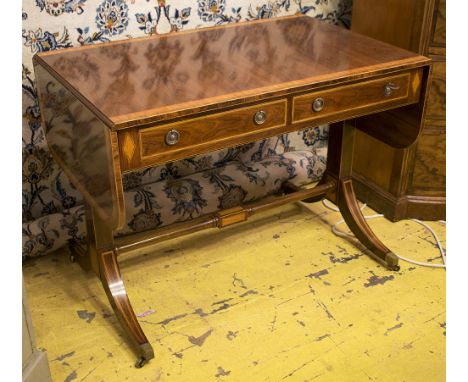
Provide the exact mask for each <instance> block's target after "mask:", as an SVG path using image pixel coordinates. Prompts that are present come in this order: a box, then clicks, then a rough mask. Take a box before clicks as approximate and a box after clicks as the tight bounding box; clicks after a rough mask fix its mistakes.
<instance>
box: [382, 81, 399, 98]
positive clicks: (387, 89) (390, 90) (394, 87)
mask: <svg viewBox="0 0 468 382" xmlns="http://www.w3.org/2000/svg"><path fill="white" fill-rule="evenodd" d="M398 89H400V86H399V85H397V84H395V83H393V82H389V83H388V84H386V85H385V86H384V91H383V94H384V96H385V97H389V96H391V95H392V93H393V91H394V90H398Z"/></svg>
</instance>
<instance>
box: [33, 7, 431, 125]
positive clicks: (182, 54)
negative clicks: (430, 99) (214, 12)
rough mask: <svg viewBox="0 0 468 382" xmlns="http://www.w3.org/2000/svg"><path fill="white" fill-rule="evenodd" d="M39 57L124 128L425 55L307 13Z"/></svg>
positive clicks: (368, 71) (362, 73)
mask: <svg viewBox="0 0 468 382" xmlns="http://www.w3.org/2000/svg"><path fill="white" fill-rule="evenodd" d="M36 60H38V61H39V62H40V63H41V64H42V65H43V66H44V67H46V68H47V67H48V68H49V70H51V71H52V72H53V73H54V74H55V76H56V77H58V79H60V80H61V82H62V83H65V85H66V86H67V87H68V88H69V89H70V90H71V91H72V92H73V93H75V95H77V96H79V97H80V98H81V99H82V100H83V101H84V102H85V103H87V104H88V106H89V105H92V107H93V108H94V109H96V110H97V111H98V113H99V114H100V115H101V116H102V117H103V120H104V122H106V124H107V125H109V126H110V127H112V128H121V127H127V126H129V125H131V124H135V123H134V121H135V120H137V121H138V123H145V122H151V118H152V119H153V120H154V119H155V117H156V118H157V115H161V114H166V113H170V112H177V111H181V110H187V109H191V110H192V111H195V112H197V111H203V110H207V108H206V107H207V105H210V104H212V105H218V106H219V105H221V104H222V103H223V102H225V103H226V105H227V104H236V100H239V102H245V101H246V100H247V101H249V100H250V101H255V100H258V99H261V98H262V97H266V96H271V95H282V93H281V92H284V91H285V90H287V89H290V88H292V87H295V88H297V87H298V86H309V87H310V86H311V85H313V84H318V83H320V84H322V85H323V83H324V82H325V83H327V82H328V83H333V82H336V81H339V80H340V79H342V78H345V77H347V76H350V75H353V76H354V78H356V77H363V76H366V75H367V74H375V72H376V71H382V72H385V69H394V68H395V67H397V66H398V65H399V63H401V64H405V65H408V62H413V61H414V62H418V61H419V62H420V61H422V60H426V59H425V58H424V57H421V56H418V55H416V54H414V53H411V52H408V51H406V50H403V49H399V48H396V47H394V46H391V45H388V44H385V43H382V42H379V41H377V40H373V39H371V38H368V37H366V36H363V35H360V34H357V33H353V32H351V31H348V30H345V29H343V28H340V27H337V26H334V25H330V24H327V23H325V22H323V21H319V20H316V19H313V18H311V17H307V16H292V17H285V18H278V19H269V20H264V21H260V22H259V21H255V22H244V23H239V24H231V25H228V26H223V27H214V28H205V29H197V30H192V31H187V32H179V33H173V34H168V35H158V36H151V37H144V38H138V39H129V40H125V41H116V42H112V43H106V44H98V45H88V46H83V47H78V48H71V49H66V50H61V51H52V52H46V53H42V54H39V55H37V56H36ZM197 108H198V109H197ZM132 121H133V122H132Z"/></svg>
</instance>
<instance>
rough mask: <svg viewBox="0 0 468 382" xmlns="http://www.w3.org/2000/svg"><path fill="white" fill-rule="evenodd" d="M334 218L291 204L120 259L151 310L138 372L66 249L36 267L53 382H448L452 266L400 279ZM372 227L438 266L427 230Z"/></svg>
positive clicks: (30, 267) (138, 299) (140, 309)
mask: <svg viewBox="0 0 468 382" xmlns="http://www.w3.org/2000/svg"><path fill="white" fill-rule="evenodd" d="M366 212H368V213H372V211H370V210H368V211H366ZM338 219H340V215H339V214H338V213H335V212H330V211H329V210H327V209H325V208H324V207H323V206H322V205H321V204H319V203H316V204H314V205H312V206H311V207H309V210H307V209H305V208H304V207H301V206H299V205H295V204H292V205H289V206H285V207H282V208H280V209H276V210H273V211H271V212H267V213H263V214H261V215H258V216H256V217H254V218H252V219H251V220H249V221H248V222H246V223H242V224H239V225H237V226H232V227H228V228H226V229H223V230H220V231H218V230H210V231H205V232H201V233H198V234H194V235H191V236H187V237H184V238H182V239H178V240H172V241H169V242H165V243H162V244H160V245H158V246H155V247H154V248H151V249H150V250H147V251H146V252H143V253H140V254H131V255H129V256H128V257H123V258H122V259H121V267H122V268H121V269H122V273H123V277H124V280H125V283H126V287H127V291H128V294H129V296H130V299H131V301H132V304H133V307H134V309H135V311H136V312H137V314H141V313H144V312H152V311H154V312H153V313H151V314H149V315H147V316H146V317H144V318H140V322H141V325H142V327H143V330H144V331H145V333H146V334H147V336H148V338H149V341H150V342H151V344H152V345H153V347H154V350H155V354H156V358H155V359H153V360H151V362H150V363H149V364H147V365H146V366H144V367H143V368H142V369H135V368H134V362H135V359H136V357H135V355H134V353H132V351H131V349H130V348H129V347H128V346H127V343H126V341H125V338H124V336H123V332H122V330H121V329H120V327H119V325H118V323H117V320H116V318H115V316H114V315H113V312H112V310H111V308H110V306H109V303H108V301H107V298H106V295H105V293H104V291H103V289H102V287H101V285H100V282H99V280H98V279H97V278H96V277H95V276H93V275H92V274H90V273H89V274H87V273H84V272H83V271H82V270H81V269H80V267H79V265H78V264H75V263H73V264H72V263H70V262H69V259H68V256H67V253H66V252H65V251H62V252H61V253H57V254H54V255H50V256H46V257H44V258H40V259H36V260H31V261H28V262H26V263H25V264H24V277H25V284H26V288H27V294H28V300H29V304H30V308H31V314H32V320H33V325H34V326H35V330H36V337H37V345H38V347H39V348H44V349H47V353H48V357H49V361H50V368H51V372H52V377H53V381H54V382H55V381H66V382H72V381H89V382H91V381H106V382H107V381H111V382H112V381H136V382H138V381H195V382H198V381H246V382H251V381H252V382H254V381H319V382H322V381H334V382H336V381H338V382H340V381H344V382H348V381H357V382H361V381H389V382H390V381H391V382H396V381H398V382H400V381H407V382H418V381H424V382H432V381H434V382H436V381H444V380H445V271H444V270H442V269H431V268H422V267H417V266H413V265H411V264H408V263H404V262H401V271H400V272H390V271H388V270H386V269H384V268H383V267H382V266H380V265H378V264H377V263H376V262H374V261H373V260H371V259H370V258H368V257H367V256H366V255H363V254H362V252H361V251H360V250H359V249H358V248H357V247H356V246H354V245H353V244H352V243H351V242H349V241H347V240H345V239H342V238H339V237H336V236H335V235H333V233H332V232H331V230H330V224H331V223H334V222H336V221H337V220H338ZM369 223H370V225H371V227H372V228H373V229H374V231H375V232H376V233H377V234H378V236H379V237H380V238H381V239H382V241H383V242H384V243H385V244H387V245H388V247H390V248H391V249H392V250H394V251H395V252H397V253H400V254H402V255H404V256H407V257H411V258H414V259H417V260H420V261H432V262H434V263H439V262H440V259H439V253H438V251H437V249H436V247H435V246H434V244H433V240H432V237H431V235H430V234H429V233H427V232H426V231H425V229H424V228H423V227H422V226H420V225H417V224H416V223H414V222H410V221H404V222H398V223H390V222H389V221H387V220H385V219H376V220H371V221H370V222H369ZM429 224H430V225H431V226H432V227H433V228H434V229H435V230H436V232H437V233H438V234H439V235H440V237H441V238H443V239H444V238H445V227H444V226H442V225H441V224H440V223H437V222H431V223H429ZM342 227H344V228H345V226H342ZM443 244H445V241H443Z"/></svg>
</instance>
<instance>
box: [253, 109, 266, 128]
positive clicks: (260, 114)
mask: <svg viewBox="0 0 468 382" xmlns="http://www.w3.org/2000/svg"><path fill="white" fill-rule="evenodd" d="M266 119H267V113H266V112H265V111H263V110H260V111H257V112H256V113H255V115H254V122H255V124H256V125H262V124H263V123H265V121H266Z"/></svg>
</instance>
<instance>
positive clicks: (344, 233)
mask: <svg viewBox="0 0 468 382" xmlns="http://www.w3.org/2000/svg"><path fill="white" fill-rule="evenodd" d="M322 203H323V205H324V206H325V207H326V208H328V209H330V210H332V211H335V212H340V210H339V209H338V208H337V207H335V206H332V205H331V204H329V203H328V201H327V200H325V199H323V200H322ZM366 207H367V204H365V203H364V204H363V205H362V206H361V207H360V209H361V211H363V210H364V208H366ZM382 216H384V215H382V214H375V215H364V219H366V220H370V219H375V218H380V217H382ZM410 220H412V221H414V222H416V223H418V224H420V225H422V226H423V227H424V228H426V229H427V230H428V231H429V232H430V233H431V234H432V236H433V237H434V239H435V241H436V245H437V247H438V248H439V252H440V256H441V258H442V262H443V264H431V263H424V262H421V261H416V260H412V259H408V258H407V257H404V256H401V255H399V254H397V253H395V255H396V256H398V257H399V258H400V259H401V260H403V261H407V262H408V263H412V264H415V265H420V266H423V267H431V268H446V257H445V251H444V248H443V247H442V244H441V243H440V240H439V237H438V236H437V234H436V233H435V232H434V230H433V229H432V228H431V227H429V226H428V225H427V224H426V223H424V222H422V221H421V220H418V219H410ZM344 222H345V221H344V220H343V219H341V220H339V221H337V222H336V223H335V224H333V226H332V232H333V233H334V234H335V235H336V236H341V237H355V236H354V235H353V234H351V233H347V232H343V231H340V230H339V229H338V228H337V227H338V226H339V225H340V224H343V223H344ZM438 222H439V223H441V224H447V223H446V222H445V221H444V220H439V221H438Z"/></svg>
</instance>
